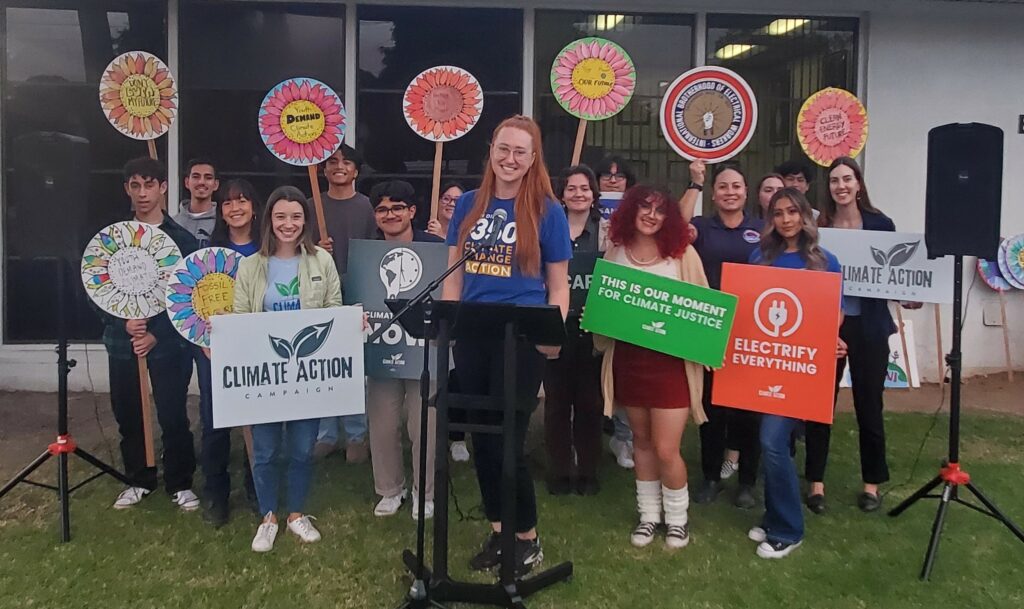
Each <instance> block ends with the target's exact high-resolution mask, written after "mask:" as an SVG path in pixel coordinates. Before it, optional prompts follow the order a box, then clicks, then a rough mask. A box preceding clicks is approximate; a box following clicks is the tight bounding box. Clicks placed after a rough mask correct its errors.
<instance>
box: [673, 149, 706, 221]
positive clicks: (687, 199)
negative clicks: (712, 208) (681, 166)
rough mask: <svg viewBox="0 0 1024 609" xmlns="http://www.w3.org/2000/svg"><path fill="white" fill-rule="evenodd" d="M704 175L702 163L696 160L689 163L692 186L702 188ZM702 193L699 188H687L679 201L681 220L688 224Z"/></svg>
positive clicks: (704, 170)
mask: <svg viewBox="0 0 1024 609" xmlns="http://www.w3.org/2000/svg"><path fill="white" fill-rule="evenodd" d="M705 175H707V166H706V165H705V164H704V161H702V160H700V159H697V160H696V161H692V162H691V163H690V183H691V184H692V185H696V186H700V187H701V188H703V187H704V177H705ZM702 192H703V191H702V190H701V189H699V188H691V187H687V189H686V192H684V193H683V196H682V198H680V199H679V213H681V214H682V215H683V220H686V221H687V222H689V221H690V220H692V219H693V212H694V210H696V209H697V202H698V201H700V196H701V193H702Z"/></svg>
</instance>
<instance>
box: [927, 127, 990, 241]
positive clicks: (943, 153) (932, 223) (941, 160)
mask: <svg viewBox="0 0 1024 609" xmlns="http://www.w3.org/2000/svg"><path fill="white" fill-rule="evenodd" d="M1002 196H1003V130H1002V129H1000V128H998V127H993V126H992V125H985V124H982V123H967V124H956V123H954V124H950V125H942V126H941V127H935V128H934V129H932V130H931V131H929V132H928V183H927V191H926V195H925V221H924V224H925V235H924V241H925V245H926V246H927V248H928V257H929V258H937V257H939V256H946V255H953V256H978V257H981V258H988V259H989V260H994V259H995V258H996V252H997V250H998V248H999V215H1000V210H1001V207H1002V205H1001V204H1002Z"/></svg>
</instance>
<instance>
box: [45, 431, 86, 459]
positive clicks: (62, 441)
mask: <svg viewBox="0 0 1024 609" xmlns="http://www.w3.org/2000/svg"><path fill="white" fill-rule="evenodd" d="M77 449H78V445H77V444H75V439H74V438H72V437H71V434H65V435H63V436H57V441H56V442H54V443H53V444H50V445H49V446H47V447H46V450H48V451H49V452H50V454H51V455H53V456H55V457H56V456H57V455H60V454H67V453H73V452H75V450H77Z"/></svg>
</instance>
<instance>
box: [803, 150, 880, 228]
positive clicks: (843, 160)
mask: <svg viewBox="0 0 1024 609" xmlns="http://www.w3.org/2000/svg"><path fill="white" fill-rule="evenodd" d="M840 165H845V166H847V167H849V168H850V169H852V170H853V177H855V178H857V185H858V186H860V190H859V191H858V192H857V208H858V209H860V210H861V211H862V212H868V213H873V214H877V213H881V212H879V211H878V209H877V208H876V207H875V206H874V205H872V204H871V197H869V196H868V185H867V184H865V183H864V172H863V171H861V169H860V165H858V164H857V161H855V160H853V159H852V158H850V157H848V156H841V157H839V158H837V159H836V160H834V161H832V164H831V165H829V166H828V170H827V171H825V179H826V181H831V178H832V171H833V170H834V169H835V168H836V167H839V166H840ZM826 201H827V202H826V203H825V209H824V210H823V211H822V214H821V217H820V218H818V225H819V226H823V227H827V226H832V222H833V221H835V218H836V202H835V199H833V198H832V189H831V188H830V189H829V193H828V198H827V199H826Z"/></svg>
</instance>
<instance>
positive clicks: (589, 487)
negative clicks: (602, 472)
mask: <svg viewBox="0 0 1024 609" xmlns="http://www.w3.org/2000/svg"><path fill="white" fill-rule="evenodd" d="M599 492H601V484H600V483H599V482H598V481H597V478H589V477H580V478H579V479H578V480H577V481H576V493H577V494H580V495H584V496H587V495H596V494H598V493H599Z"/></svg>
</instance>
